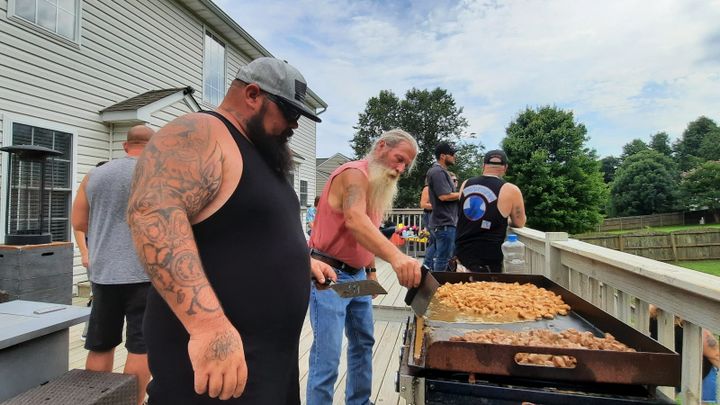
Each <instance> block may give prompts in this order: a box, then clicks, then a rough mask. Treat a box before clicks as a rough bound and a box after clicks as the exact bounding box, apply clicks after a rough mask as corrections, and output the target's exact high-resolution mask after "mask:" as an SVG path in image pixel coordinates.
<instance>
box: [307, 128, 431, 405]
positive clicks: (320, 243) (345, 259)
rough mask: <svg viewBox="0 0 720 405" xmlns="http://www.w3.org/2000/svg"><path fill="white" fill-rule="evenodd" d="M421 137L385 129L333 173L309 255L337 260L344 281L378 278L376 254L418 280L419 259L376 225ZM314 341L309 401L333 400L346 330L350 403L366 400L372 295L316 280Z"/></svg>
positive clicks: (313, 404) (404, 281)
mask: <svg viewBox="0 0 720 405" xmlns="http://www.w3.org/2000/svg"><path fill="white" fill-rule="evenodd" d="M417 153H418V144H417V142H416V141H415V138H413V137H412V136H411V135H410V134H408V133H407V132H405V131H403V130H400V129H393V130H390V131H387V132H385V133H383V134H382V135H380V137H379V138H378V139H377V140H376V141H375V143H374V144H373V146H372V148H371V150H370V153H368V156H367V157H366V158H365V159H361V160H358V161H354V162H348V163H346V164H344V165H342V166H340V167H339V168H337V169H336V170H335V171H334V172H333V173H332V174H331V175H330V178H329V179H328V181H327V183H326V184H325V188H324V189H323V192H322V196H321V197H320V202H319V203H318V208H317V214H316V217H315V223H314V224H313V231H312V234H311V235H310V243H309V244H310V247H311V248H312V250H311V253H310V254H311V256H312V257H314V258H316V259H318V260H321V261H324V262H325V263H328V264H330V265H331V266H333V268H334V269H335V271H337V273H338V279H339V280H340V282H351V281H357V280H365V279H366V278H368V279H373V280H375V279H377V275H376V273H375V271H374V267H375V266H374V263H375V256H378V257H380V258H381V259H383V260H385V261H387V262H388V263H390V265H391V266H392V268H393V270H394V271H395V273H396V275H397V278H398V281H399V282H400V284H401V285H403V286H405V287H413V286H417V285H418V284H419V283H420V263H419V262H418V261H417V260H415V259H413V258H411V257H409V256H407V255H404V254H402V253H401V252H400V250H398V249H397V247H395V245H393V244H392V243H390V241H389V240H388V239H387V238H386V237H385V236H383V234H382V233H380V230H379V229H378V227H379V225H380V221H381V219H382V217H383V216H384V215H385V213H387V212H388V210H390V209H391V208H392V203H393V200H394V199H395V195H396V194H397V182H398V179H399V178H400V175H401V174H402V173H403V172H405V171H406V170H409V169H410V168H412V166H413V163H414V162H415V156H417ZM311 291H312V292H311V296H310V324H311V326H312V328H313V343H312V347H311V349H310V359H309V362H310V370H309V372H308V382H307V405H332V401H333V386H334V385H335V381H336V380H337V376H338V370H337V369H338V364H339V363H340V348H341V346H342V335H343V330H344V331H345V335H346V336H347V339H348V346H347V353H348V356H347V369H348V373H347V380H346V388H345V404H346V405H367V404H369V403H370V395H371V390H372V348H373V345H374V344H375V339H374V338H373V314H372V299H371V297H369V296H362V297H354V298H341V297H339V296H338V295H337V294H335V293H334V292H332V291H327V290H325V291H323V290H322V289H319V288H317V286H313V287H312V288H311Z"/></svg>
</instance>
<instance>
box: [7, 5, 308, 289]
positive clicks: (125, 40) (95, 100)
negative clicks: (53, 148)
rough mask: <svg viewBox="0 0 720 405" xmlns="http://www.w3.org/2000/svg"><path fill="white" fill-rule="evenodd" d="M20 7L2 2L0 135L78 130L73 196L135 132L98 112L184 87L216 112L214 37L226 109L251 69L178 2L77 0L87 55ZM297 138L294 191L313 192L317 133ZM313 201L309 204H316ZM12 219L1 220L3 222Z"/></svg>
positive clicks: (78, 276) (167, 117) (175, 111)
mask: <svg viewBox="0 0 720 405" xmlns="http://www.w3.org/2000/svg"><path fill="white" fill-rule="evenodd" d="M19 1H26V0H0V122H2V123H3V125H2V127H1V128H0V133H2V135H3V137H4V138H5V139H1V138H0V141H4V143H7V142H10V137H9V134H8V133H9V131H10V130H9V129H8V128H7V124H6V122H9V120H14V119H15V118H16V117H22V118H23V120H24V119H25V118H27V119H28V120H29V121H31V122H29V123H28V122H25V121H21V120H17V122H23V123H28V124H29V125H33V126H39V127H44V128H51V129H56V128H65V129H68V128H70V129H71V131H69V132H72V133H73V140H74V142H75V146H74V148H73V151H74V152H73V172H72V174H73V178H72V182H71V186H72V189H73V190H75V189H76V188H77V185H78V184H79V182H80V181H82V179H83V177H84V176H85V174H87V173H88V172H89V171H90V170H91V169H93V168H94V167H95V165H96V164H97V163H98V162H99V161H103V160H109V159H111V158H117V157H119V156H123V155H124V152H123V150H122V141H123V140H124V137H125V133H126V132H127V130H128V129H129V127H130V126H132V125H134V124H137V123H122V124H119V123H118V124H106V123H103V122H101V121H100V115H99V111H101V110H103V109H104V108H107V107H109V106H111V105H113V104H115V103H118V102H120V101H123V100H126V99H127V98H130V97H134V96H137V95H139V94H142V93H145V92H147V91H150V90H157V89H167V88H182V87H186V86H191V87H192V88H193V89H195V91H196V92H195V94H194V95H195V97H196V98H197V99H198V100H199V101H200V102H201V106H202V107H203V108H206V109H211V108H213V107H214V106H215V105H213V104H210V103H209V102H204V101H202V99H204V98H205V93H206V91H205V80H204V79H205V75H204V73H205V71H204V56H205V33H206V32H207V31H210V32H212V33H213V34H214V35H215V36H216V38H217V40H218V41H220V43H223V44H224V52H223V63H222V64H221V65H220V66H221V69H222V70H221V75H220V76H221V77H222V79H221V81H220V83H221V84H220V85H219V86H217V87H218V88H219V89H222V90H221V91H220V93H221V95H220V96H219V98H218V101H219V100H221V99H222V96H224V93H225V90H226V89H227V88H228V86H229V84H230V82H231V81H232V79H233V78H234V77H235V73H236V72H237V69H238V68H239V67H240V66H242V65H245V64H247V63H249V62H250V60H251V58H250V57H249V56H248V54H246V53H244V52H242V51H241V50H240V49H239V48H237V47H236V46H235V44H236V42H234V41H232V42H231V41H229V40H228V38H224V37H223V35H224V34H223V33H224V32H226V31H221V30H218V29H216V28H217V27H214V26H213V25H209V24H208V21H209V20H208V19H207V18H200V17H198V16H196V15H195V14H193V13H191V12H190V11H189V8H188V5H187V4H181V3H179V2H176V1H174V0H152V1H117V0H91V1H87V0H85V1H82V0H72V1H75V2H76V3H75V4H77V13H76V14H75V15H76V16H78V26H77V31H76V32H75V35H76V38H77V40H78V41H79V40H80V39H81V40H82V46H81V47H79V46H68V43H69V41H67V40H61V39H60V35H58V34H52V33H50V32H49V31H47V30H45V29H42V28H40V27H39V26H36V25H35V23H31V22H30V21H29V20H27V19H24V18H22V17H20V16H18V15H16V14H13V13H12V11H13V10H14V7H15V6H16V5H17V3H18V2H19ZM37 1H40V0H37ZM42 1H46V0H42ZM58 1H61V0H58ZM62 1H63V2H65V1H66V0H62ZM55 4H58V3H55ZM11 7H12V8H13V10H11V9H10V8H11ZM206 11H207V12H209V10H206ZM206 17H207V16H206ZM80 26H81V27H82V29H81V30H80ZM221 29H222V30H227V28H226V27H222V28H221ZM80 33H82V35H81V36H80ZM187 112H189V111H188V109H187V107H186V106H185V105H184V104H183V103H176V104H173V105H172V106H170V107H167V108H165V109H163V110H161V111H158V112H156V113H154V114H152V116H151V120H150V122H149V123H147V125H148V126H150V127H151V128H153V129H155V130H157V129H159V128H160V127H162V126H163V125H164V124H166V123H167V122H169V121H171V120H172V119H174V118H175V117H177V116H179V115H182V114H184V113H187ZM38 122H46V123H49V124H51V125H48V126H45V125H40V124H38ZM138 123H139V122H138ZM295 133H296V135H295V137H294V138H295V139H293V140H292V148H293V150H294V151H295V152H297V153H299V154H301V155H302V156H303V159H304V160H301V161H300V162H301V163H300V165H299V167H298V169H297V179H296V180H295V182H296V183H295V184H296V190H297V189H298V188H297V187H299V180H300V179H302V180H306V181H308V190H310V192H311V191H312V190H314V184H315V175H314V161H315V160H314V159H315V127H314V123H312V122H310V121H309V120H306V119H305V118H302V119H301V122H300V128H298V129H297V130H296V131H295ZM0 155H7V154H4V153H3V154H0ZM5 164H6V162H5V161H4V160H3V166H2V167H0V185H2V186H1V188H0V203H1V204H5V202H3V201H6V198H7V187H6V184H5V182H6V180H7V179H6V174H5V173H6V172H7V168H6V166H5ZM311 170H312V171H311ZM312 198H313V196H311V195H308V199H309V201H312ZM5 216H6V215H5V211H4V210H3V211H2V215H0V218H3V217H5ZM74 265H75V267H74V277H73V282H74V283H77V282H80V281H83V280H85V279H86V275H85V269H84V268H82V266H80V260H79V257H76V259H75V262H74Z"/></svg>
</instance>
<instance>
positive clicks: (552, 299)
mask: <svg viewBox="0 0 720 405" xmlns="http://www.w3.org/2000/svg"><path fill="white" fill-rule="evenodd" d="M435 298H436V299H437V300H438V301H439V302H440V303H441V304H443V305H445V306H448V307H451V308H454V309H457V310H460V311H464V312H471V313H475V314H478V315H480V316H481V317H482V319H483V320H485V321H491V322H492V321H497V322H512V321H523V320H536V319H542V318H547V319H551V318H554V317H555V315H558V314H560V315H567V313H568V311H569V310H570V306H569V305H567V304H565V302H563V300H562V298H561V297H560V296H559V295H556V294H555V293H553V292H552V291H548V290H546V289H544V288H538V287H537V286H536V285H534V284H530V283H527V284H520V283H512V284H510V283H496V282H489V281H478V282H470V283H462V282H461V283H457V284H443V285H442V286H440V287H439V288H438V290H437V292H436V293H435Z"/></svg>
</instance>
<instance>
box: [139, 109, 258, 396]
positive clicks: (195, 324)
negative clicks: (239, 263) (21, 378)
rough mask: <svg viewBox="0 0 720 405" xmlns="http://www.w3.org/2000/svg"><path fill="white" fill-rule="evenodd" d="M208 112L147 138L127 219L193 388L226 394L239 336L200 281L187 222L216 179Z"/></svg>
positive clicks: (238, 389) (232, 389)
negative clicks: (170, 315)
mask: <svg viewBox="0 0 720 405" xmlns="http://www.w3.org/2000/svg"><path fill="white" fill-rule="evenodd" d="M210 119H212V118H210V117H209V116H207V115H203V114H192V115H187V116H184V117H181V118H178V119H176V120H174V121H172V122H171V123H169V124H167V125H166V126H165V127H163V128H162V129H161V130H160V131H159V132H158V133H157V134H156V135H154V136H153V137H152V138H151V140H150V142H149V143H148V145H147V146H146V147H145V150H144V151H143V154H142V155H141V156H140V158H139V159H138V163H137V166H136V168H135V173H134V178H133V185H132V191H131V195H130V200H129V203H128V224H129V225H130V230H131V232H132V237H133V240H134V243H135V248H136V250H137V252H138V256H139V258H140V261H141V262H142V263H143V265H144V266H145V270H146V272H147V273H148V275H149V276H150V280H151V281H152V283H153V286H154V287H155V289H156V290H157V291H158V293H159V294H160V295H161V296H162V297H163V299H165V301H166V302H167V304H168V306H169V307H170V308H171V309H172V311H173V312H174V313H175V316H177V318H178V319H179V320H180V322H182V324H183V326H184V327H185V329H187V331H188V333H189V334H190V342H189V343H188V353H189V356H190V360H191V362H192V366H193V370H194V372H195V391H196V392H197V393H198V394H203V393H205V392H206V391H208V393H209V395H210V396H211V397H218V396H219V397H220V398H221V399H228V398H230V397H231V396H235V397H238V396H240V394H241V393H242V391H243V390H244V387H245V382H246V379H247V368H246V364H245V357H244V350H243V346H242V340H241V338H240V335H239V334H238V332H237V330H236V329H235V328H234V327H233V326H232V324H231V323H230V321H229V320H228V319H227V317H226V316H225V314H224V312H223V309H222V307H221V305H220V302H219V301H218V298H217V296H216V295H215V292H214V291H213V289H212V286H211V285H210V283H209V282H208V279H207V277H206V275H205V272H204V270H203V268H202V263H201V262H200V257H199V254H198V249H197V245H196V244H195V239H194V238H193V234H192V229H191V224H190V218H192V217H193V216H195V215H196V214H197V213H198V212H200V210H201V209H202V208H203V207H205V206H206V205H208V204H209V203H210V202H211V201H212V200H213V199H214V197H215V196H216V195H217V192H218V190H219V188H220V185H221V183H222V167H223V154H222V150H221V148H220V145H219V144H218V142H217V140H216V139H215V138H214V137H213V136H212V133H211V131H210V127H209V125H208V121H209V120H210Z"/></svg>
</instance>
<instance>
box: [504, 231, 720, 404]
mask: <svg viewBox="0 0 720 405" xmlns="http://www.w3.org/2000/svg"><path fill="white" fill-rule="evenodd" d="M514 231H515V232H516V233H517V234H518V235H519V236H520V240H521V241H522V242H523V243H525V246H526V247H527V249H526V256H527V257H526V260H527V262H528V263H529V264H530V265H529V266H528V268H529V271H530V272H531V273H532V274H542V275H544V276H546V277H548V278H550V279H551V280H553V281H554V282H556V283H558V284H560V285H562V286H564V287H566V288H568V289H569V290H571V291H572V292H574V293H575V294H577V295H579V296H580V297H582V298H584V299H585V300H587V301H590V302H591V303H593V304H595V305H596V306H598V307H600V308H602V309H603V310H605V311H606V312H608V313H609V314H611V315H613V316H615V317H616V318H618V319H620V320H622V321H623V322H625V323H627V324H629V325H631V326H633V327H634V328H636V329H637V330H639V331H641V332H643V333H645V334H649V321H650V317H649V311H648V307H649V305H650V304H652V305H655V306H656V307H657V308H658V340H659V341H660V343H662V344H663V345H665V346H666V347H668V348H670V349H673V350H674V349H675V347H674V346H675V338H674V336H675V331H674V325H675V324H674V316H678V317H680V318H681V319H683V320H684V325H683V348H682V352H683V355H682V383H681V397H682V401H683V403H684V404H699V403H700V396H701V384H702V348H703V344H702V328H706V329H708V330H710V331H713V332H715V333H716V332H717V331H720V278H719V277H716V276H712V275H709V274H704V273H700V272H697V271H693V270H688V269H685V268H682V267H678V266H673V265H670V264H667V263H662V262H659V261H656V260H652V259H646V258H644V257H639V256H635V255H631V254H627V253H623V252H618V251H615V250H612V249H607V248H603V247H600V246H595V245H591V244H589V243H585V242H581V241H578V240H575V239H569V238H568V235H567V234H566V233H562V232H548V233H544V232H539V231H536V230H534V229H530V228H522V229H515V230H514ZM664 391H665V392H666V393H667V394H671V395H674V393H673V392H672V389H668V388H666V389H664Z"/></svg>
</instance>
